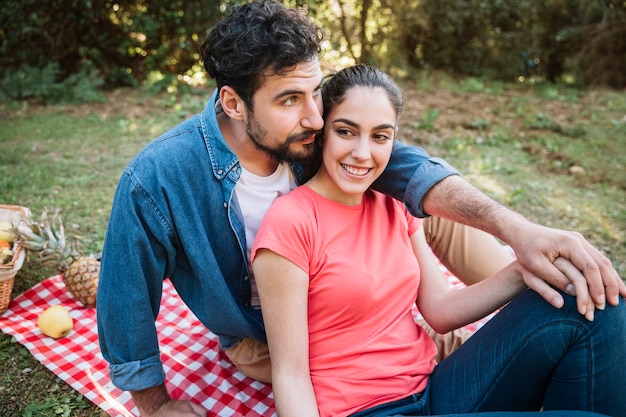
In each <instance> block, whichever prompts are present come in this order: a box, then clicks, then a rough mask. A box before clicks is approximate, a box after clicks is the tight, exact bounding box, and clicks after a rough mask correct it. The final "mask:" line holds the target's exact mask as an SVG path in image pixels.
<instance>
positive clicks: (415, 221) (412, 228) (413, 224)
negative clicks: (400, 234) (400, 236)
mask: <svg viewBox="0 0 626 417" xmlns="http://www.w3.org/2000/svg"><path fill="white" fill-rule="evenodd" d="M400 206H401V210H402V211H403V212H404V215H405V216H406V220H407V224H408V227H409V236H413V233H415V232H417V231H418V230H419V229H420V228H421V227H422V225H423V224H424V219H422V218H417V217H415V216H413V215H412V214H411V213H409V210H408V209H407V208H406V206H405V205H403V204H401V205H400Z"/></svg>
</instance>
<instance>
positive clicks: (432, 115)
mask: <svg viewBox="0 0 626 417" xmlns="http://www.w3.org/2000/svg"><path fill="white" fill-rule="evenodd" d="M439 114H440V111H439V109H433V108H429V109H428V110H426V113H423V114H422V115H421V116H420V121H419V122H418V123H416V124H415V126H414V127H415V128H416V129H422V130H426V131H431V130H433V129H434V128H435V121H436V120H437V118H438V117H439Z"/></svg>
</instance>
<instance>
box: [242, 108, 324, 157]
mask: <svg viewBox="0 0 626 417" xmlns="http://www.w3.org/2000/svg"><path fill="white" fill-rule="evenodd" d="M246 133H247V134H248V137H249V138H250V139H251V140H252V142H254V144H255V145H256V147H257V148H258V149H260V150H262V151H264V152H265V153H266V154H267V155H268V156H270V157H271V158H272V159H274V160H275V161H277V162H279V163H280V162H299V163H309V162H311V160H312V159H313V155H314V153H315V141H313V142H311V143H309V144H306V145H300V146H299V149H298V150H294V149H292V148H291V146H290V145H291V144H292V143H297V142H302V141H303V140H306V139H308V138H310V137H311V135H314V134H316V133H317V132H316V131H315V130H309V131H305V132H302V133H298V134H294V135H289V136H288V137H287V140H285V141H284V142H282V143H280V144H278V145H276V146H274V147H271V146H269V145H267V144H266V143H264V141H263V139H266V138H267V137H268V135H267V131H266V130H265V129H264V128H263V127H262V126H261V125H260V124H259V123H257V122H256V121H255V120H254V117H251V118H250V119H248V122H247V123H246Z"/></svg>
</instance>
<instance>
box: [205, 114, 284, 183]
mask: <svg viewBox="0 0 626 417" xmlns="http://www.w3.org/2000/svg"><path fill="white" fill-rule="evenodd" d="M217 120H218V123H219V126H220V130H221V131H222V135H224V138H225V139H226V143H227V144H228V146H230V148H231V149H232V150H233V152H234V153H235V155H237V158H239V162H240V163H241V166H242V167H243V168H245V169H246V170H247V171H249V172H251V173H253V174H255V175H259V176H262V177H267V176H269V175H271V174H273V173H274V171H276V168H277V167H278V162H276V160H274V159H273V158H272V157H270V156H269V155H268V154H267V153H266V152H265V151H262V150H260V149H259V148H257V146H256V145H255V144H254V142H252V140H251V139H250V138H249V137H248V134H247V133H246V129H245V125H244V124H243V123H241V122H239V121H234V120H232V119H230V118H229V117H228V116H226V115H225V114H224V113H219V114H218V115H217Z"/></svg>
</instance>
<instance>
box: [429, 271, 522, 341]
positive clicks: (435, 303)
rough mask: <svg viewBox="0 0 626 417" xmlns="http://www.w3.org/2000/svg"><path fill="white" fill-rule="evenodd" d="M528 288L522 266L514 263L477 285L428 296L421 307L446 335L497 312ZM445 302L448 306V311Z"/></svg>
mask: <svg viewBox="0 0 626 417" xmlns="http://www.w3.org/2000/svg"><path fill="white" fill-rule="evenodd" d="M525 289H527V286H526V284H525V283H524V279H523V277H522V273H521V267H520V266H519V264H518V263H517V262H513V263H511V264H510V265H509V266H507V267H506V268H504V269H503V270H501V271H499V272H497V273H496V274H494V275H492V276H491V277H489V278H487V279H485V280H483V281H481V282H479V283H477V284H474V285H471V286H469V287H464V288H461V289H450V290H448V291H445V292H441V293H440V296H439V297H437V296H435V297H428V298H427V299H426V300H425V302H424V303H421V304H420V305H419V308H420V312H421V313H422V314H423V316H424V318H425V319H426V321H427V322H428V323H429V324H430V325H431V326H432V327H433V329H435V330H436V331H437V332H439V333H442V334H443V333H447V332H449V331H451V330H454V329H457V328H459V327H462V326H465V325H467V324H470V323H473V322H475V321H477V320H480V319H482V318H483V317H485V316H487V315H489V314H491V313H493V312H494V311H496V310H497V309H499V308H501V307H502V306H504V305H505V304H506V303H508V302H509V301H511V300H512V299H513V298H514V297H515V296H517V295H518V294H520V293H521V292H522V291H524V290H525ZM441 305H445V306H447V308H446V309H445V311H442V310H441V308H439V306H441Z"/></svg>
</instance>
